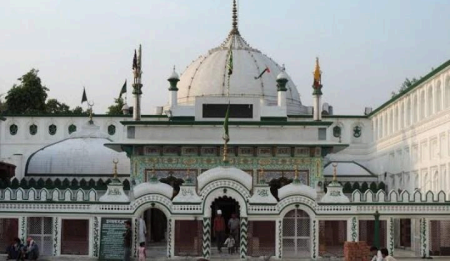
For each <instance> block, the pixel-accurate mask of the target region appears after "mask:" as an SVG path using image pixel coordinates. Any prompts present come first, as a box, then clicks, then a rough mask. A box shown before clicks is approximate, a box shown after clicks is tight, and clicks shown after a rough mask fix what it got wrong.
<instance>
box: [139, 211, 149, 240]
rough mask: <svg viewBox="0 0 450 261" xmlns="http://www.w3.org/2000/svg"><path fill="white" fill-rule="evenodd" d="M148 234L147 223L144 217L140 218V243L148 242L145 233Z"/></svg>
mask: <svg viewBox="0 0 450 261" xmlns="http://www.w3.org/2000/svg"><path fill="white" fill-rule="evenodd" d="M146 234H147V226H146V225H145V221H144V219H143V218H142V217H140V218H139V244H141V243H144V245H145V243H146V240H145V235H146Z"/></svg>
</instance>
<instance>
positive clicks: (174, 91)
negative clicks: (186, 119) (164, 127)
mask: <svg viewBox="0 0 450 261" xmlns="http://www.w3.org/2000/svg"><path fill="white" fill-rule="evenodd" d="M167 80H168V81H169V83H170V87H169V106H170V107H174V106H177V104H178V103H177V98H178V97H177V96H178V88H177V83H178V82H179V81H180V77H179V76H178V74H177V73H176V72H175V67H174V68H173V72H172V74H171V75H170V76H169V78H168V79H167Z"/></svg>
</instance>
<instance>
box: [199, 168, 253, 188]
mask: <svg viewBox="0 0 450 261" xmlns="http://www.w3.org/2000/svg"><path fill="white" fill-rule="evenodd" d="M223 179H231V180H234V181H237V182H239V183H241V184H242V185H244V187H246V188H247V189H248V190H251V189H252V185H253V183H252V176H250V175H249V174H248V173H247V172H244V171H242V170H240V169H237V168H235V167H216V168H213V169H209V170H207V171H205V172H203V173H202V174H200V175H199V176H198V177H197V181H198V189H199V190H202V189H203V188H204V187H205V186H206V185H208V184H209V183H211V182H213V181H215V180H223Z"/></svg>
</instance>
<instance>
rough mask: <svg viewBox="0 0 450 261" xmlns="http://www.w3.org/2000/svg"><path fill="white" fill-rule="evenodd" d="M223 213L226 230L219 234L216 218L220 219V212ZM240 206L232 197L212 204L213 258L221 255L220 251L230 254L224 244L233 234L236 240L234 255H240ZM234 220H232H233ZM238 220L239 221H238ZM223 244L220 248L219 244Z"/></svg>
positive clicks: (219, 199)
mask: <svg viewBox="0 0 450 261" xmlns="http://www.w3.org/2000/svg"><path fill="white" fill-rule="evenodd" d="M219 210H220V211H221V212H222V215H221V216H222V217H223V219H224V222H225V230H224V231H223V233H217V232H215V231H216V226H218V224H216V222H215V220H216V217H218V211H219ZM239 213H240V206H239V203H238V202H237V201H236V200H235V199H233V198H231V197H226V196H224V197H220V198H217V199H216V200H214V201H213V203H212V204H211V242H212V244H211V245H212V249H211V254H212V256H214V255H216V256H218V255H220V254H221V253H220V252H219V249H221V251H222V254H226V253H228V248H227V247H226V246H224V242H225V240H226V238H227V237H228V236H229V235H230V234H231V235H232V236H233V238H234V240H235V247H234V249H233V250H232V253H233V254H236V255H238V254H239V242H240V227H239V226H240V225H239V224H240V222H239V220H240V216H239ZM233 217H234V219H233V220H232V218H233ZM236 219H237V220H236ZM220 243H221V246H220V248H219V244H220Z"/></svg>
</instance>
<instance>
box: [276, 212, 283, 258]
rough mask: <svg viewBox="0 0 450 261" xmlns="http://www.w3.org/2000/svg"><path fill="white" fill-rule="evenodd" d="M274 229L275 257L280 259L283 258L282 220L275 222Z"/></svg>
mask: <svg viewBox="0 0 450 261" xmlns="http://www.w3.org/2000/svg"><path fill="white" fill-rule="evenodd" d="M275 227H276V231H275V256H276V257H277V258H278V259H281V258H282V257H283V238H282V237H283V220H282V219H278V220H276V223H275Z"/></svg>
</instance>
